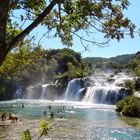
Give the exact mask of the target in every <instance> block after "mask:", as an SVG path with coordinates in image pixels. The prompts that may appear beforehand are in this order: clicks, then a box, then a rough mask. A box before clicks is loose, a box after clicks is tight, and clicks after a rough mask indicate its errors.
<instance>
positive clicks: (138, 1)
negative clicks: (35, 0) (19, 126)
mask: <svg viewBox="0 0 140 140" xmlns="http://www.w3.org/2000/svg"><path fill="white" fill-rule="evenodd" d="M130 1H131V5H130V6H129V7H128V10H126V11H124V14H125V16H126V17H128V18H129V19H130V20H131V21H132V22H133V23H135V24H136V26H137V28H140V15H139V11H140V9H139V6H140V0H130ZM36 33H37V36H38V39H39V38H40V37H41V34H42V33H43V28H41V27H39V28H36V29H35V30H34V31H32V33H31V35H32V34H36ZM94 36H97V35H96V34H93V37H92V36H90V37H91V38H94ZM99 40H100V37H99ZM139 42H140V36H138V35H136V36H135V38H134V39H131V38H130V37H126V38H125V39H123V40H121V41H120V42H117V41H116V40H112V41H111V42H110V43H109V47H103V48H100V47H97V46H92V45H90V46H89V51H84V48H83V46H82V45H81V43H80V41H79V39H78V38H74V42H73V44H74V45H73V47H72V49H73V50H75V51H77V52H80V53H81V55H82V57H106V58H107V57H114V56H117V55H122V54H132V53H136V52H137V51H140V44H139ZM41 44H42V45H43V47H44V48H45V49H50V48H56V49H57V48H64V47H66V46H63V45H62V43H61V41H60V39H58V38H55V39H49V40H48V39H45V40H42V43H41Z"/></svg>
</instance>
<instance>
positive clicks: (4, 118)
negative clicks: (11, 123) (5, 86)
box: [1, 111, 7, 121]
mask: <svg viewBox="0 0 140 140" xmlns="http://www.w3.org/2000/svg"><path fill="white" fill-rule="evenodd" d="M6 117H7V113H6V112H5V111H4V112H3V113H2V115H1V120H2V121H5V120H6Z"/></svg>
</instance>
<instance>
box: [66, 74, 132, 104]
mask: <svg viewBox="0 0 140 140" xmlns="http://www.w3.org/2000/svg"><path fill="white" fill-rule="evenodd" d="M88 79H89V78H88ZM125 80H132V78H129V77H123V78H121V77H119V79H118V77H117V76H116V77H114V79H113V80H112V81H111V82H109V81H108V80H107V77H105V76H102V77H101V76H100V77H91V79H90V84H88V85H89V86H87V84H86V83H85V82H87V79H82V78H79V79H78V78H77V79H73V80H71V81H70V82H69V83H68V86H67V89H66V92H65V95H64V100H66V101H81V102H86V103H93V104H115V103H116V102H117V101H118V100H121V99H123V98H124V97H125V96H127V95H128V92H129V91H128V90H125V89H124V88H122V87H121V86H120V85H119V83H120V81H121V82H122V83H123V82H124V81H125ZM91 81H92V83H91Z"/></svg>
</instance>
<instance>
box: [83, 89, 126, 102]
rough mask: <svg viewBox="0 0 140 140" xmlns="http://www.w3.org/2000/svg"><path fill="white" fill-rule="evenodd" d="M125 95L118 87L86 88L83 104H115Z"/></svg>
mask: <svg viewBox="0 0 140 140" xmlns="http://www.w3.org/2000/svg"><path fill="white" fill-rule="evenodd" d="M126 95H127V92H126V91H122V90H121V88H120V87H113V86H112V87H105V86H101V87H88V88H87V92H86V94H85V96H84V98H83V100H82V101H83V102H90V103H95V104H115V103H116V102H117V101H118V100H120V99H122V98H123V97H124V96H126Z"/></svg>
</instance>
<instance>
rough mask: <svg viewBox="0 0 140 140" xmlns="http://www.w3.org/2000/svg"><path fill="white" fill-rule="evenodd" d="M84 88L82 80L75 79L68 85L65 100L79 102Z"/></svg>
mask: <svg viewBox="0 0 140 140" xmlns="http://www.w3.org/2000/svg"><path fill="white" fill-rule="evenodd" d="M81 88H83V84H82V79H73V80H71V81H70V82H69V83H68V87H67V89H66V92H65V95H64V100H69V101H79V99H80V97H79V94H80V89H81Z"/></svg>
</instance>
